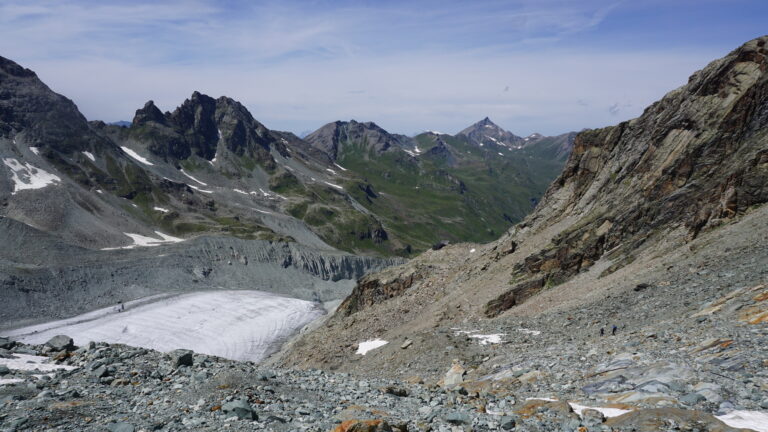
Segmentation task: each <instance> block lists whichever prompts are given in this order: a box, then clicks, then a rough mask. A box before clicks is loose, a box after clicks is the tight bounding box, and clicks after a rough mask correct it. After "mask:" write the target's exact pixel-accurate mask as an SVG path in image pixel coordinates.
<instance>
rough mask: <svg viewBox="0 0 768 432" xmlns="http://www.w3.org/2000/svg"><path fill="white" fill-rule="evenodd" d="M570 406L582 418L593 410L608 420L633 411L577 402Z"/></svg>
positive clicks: (546, 398)
mask: <svg viewBox="0 0 768 432" xmlns="http://www.w3.org/2000/svg"><path fill="white" fill-rule="evenodd" d="M525 400H527V401H528V400H540V401H545V402H557V399H552V398H548V397H529V398H525ZM568 405H570V406H571V408H572V409H573V412H575V413H576V415H578V416H579V417H581V416H582V413H583V412H584V410H587V409H592V410H595V411H599V412H601V413H603V415H604V416H605V417H606V418H610V417H618V416H620V415H624V414H626V413H628V412H630V411H632V410H627V409H621V408H609V407H598V406H586V405H580V404H577V403H575V402H568Z"/></svg>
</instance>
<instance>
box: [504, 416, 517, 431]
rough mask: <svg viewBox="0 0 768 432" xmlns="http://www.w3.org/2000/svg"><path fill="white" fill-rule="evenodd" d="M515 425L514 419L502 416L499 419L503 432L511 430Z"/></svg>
mask: <svg viewBox="0 0 768 432" xmlns="http://www.w3.org/2000/svg"><path fill="white" fill-rule="evenodd" d="M516 425H517V422H515V418H514V417H510V416H504V417H502V418H501V428H502V429H504V430H512V429H514V428H515V426H516Z"/></svg>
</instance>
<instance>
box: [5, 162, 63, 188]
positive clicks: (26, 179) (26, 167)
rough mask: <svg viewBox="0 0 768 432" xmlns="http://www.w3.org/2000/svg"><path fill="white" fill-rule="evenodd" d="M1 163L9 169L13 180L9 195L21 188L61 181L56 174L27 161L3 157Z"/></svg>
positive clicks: (42, 185) (42, 186)
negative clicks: (11, 190)
mask: <svg viewBox="0 0 768 432" xmlns="http://www.w3.org/2000/svg"><path fill="white" fill-rule="evenodd" d="M3 163H4V164H5V166H7V167H8V168H10V169H11V180H13V192H12V193H11V195H16V193H17V192H19V191H21V190H25V189H41V188H44V187H46V186H48V185H52V184H56V183H59V182H61V179H60V178H59V177H58V176H57V175H55V174H51V173H49V172H47V171H44V170H42V169H40V168H37V167H35V166H32V165H30V164H28V163H22V162H19V161H18V160H16V159H14V158H5V159H3Z"/></svg>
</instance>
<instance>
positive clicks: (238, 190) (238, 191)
mask: <svg viewBox="0 0 768 432" xmlns="http://www.w3.org/2000/svg"><path fill="white" fill-rule="evenodd" d="M232 190H233V191H235V192H237V193H239V194H243V195H248V192H246V191H244V190H240V189H232ZM251 193H253V192H251Z"/></svg>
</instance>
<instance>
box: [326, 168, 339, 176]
mask: <svg viewBox="0 0 768 432" xmlns="http://www.w3.org/2000/svg"><path fill="white" fill-rule="evenodd" d="M325 170H326V171H328V172H329V173H331V174H333V175H336V171H334V170H332V169H330V168H326V169H325Z"/></svg>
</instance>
